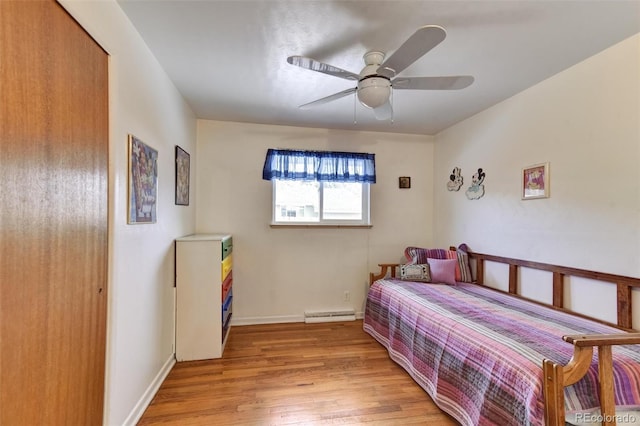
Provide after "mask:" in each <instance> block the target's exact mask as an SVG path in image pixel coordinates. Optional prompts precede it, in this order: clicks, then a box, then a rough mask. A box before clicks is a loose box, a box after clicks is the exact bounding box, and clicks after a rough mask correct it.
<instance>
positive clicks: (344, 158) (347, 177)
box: [262, 149, 376, 183]
mask: <svg viewBox="0 0 640 426" xmlns="http://www.w3.org/2000/svg"><path fill="white" fill-rule="evenodd" d="M262 179H265V180H273V179H283V180H316V181H324V182H362V183H376V162H375V154H367V153H359V152H335V151H296V150H289V149H269V150H268V151H267V157H266V158H265V160H264V167H263V169H262Z"/></svg>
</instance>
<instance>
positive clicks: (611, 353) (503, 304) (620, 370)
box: [363, 251, 640, 425]
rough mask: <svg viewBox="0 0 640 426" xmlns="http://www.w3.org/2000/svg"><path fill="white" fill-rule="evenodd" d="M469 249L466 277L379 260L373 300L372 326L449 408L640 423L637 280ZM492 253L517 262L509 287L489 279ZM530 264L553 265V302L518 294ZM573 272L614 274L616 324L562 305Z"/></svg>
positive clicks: (513, 421)
mask: <svg viewBox="0 0 640 426" xmlns="http://www.w3.org/2000/svg"><path fill="white" fill-rule="evenodd" d="M449 253H450V251H449ZM465 254H466V255H467V256H468V257H469V258H470V259H471V260H472V262H475V265H476V273H477V280H476V282H473V283H470V282H459V280H460V278H461V274H460V272H459V271H457V273H456V278H457V280H455V281H454V282H448V283H446V284H443V283H440V282H438V280H439V279H440V277H434V278H436V279H437V280H433V281H436V282H426V283H425V282H418V281H412V280H411V276H410V277H409V279H406V277H404V278H405V279H400V278H401V277H400V276H397V274H396V271H397V270H398V269H399V268H400V265H398V264H381V271H380V272H379V273H377V274H371V276H370V284H371V286H370V288H369V292H368V295H367V300H366V307H365V316H364V322H363V327H364V330H365V331H366V332H367V333H369V334H370V335H371V336H373V337H374V338H375V339H376V340H377V341H378V342H379V343H381V344H382V345H383V346H384V347H385V348H386V349H387V350H388V352H389V355H390V357H391V358H392V359H393V360H394V361H395V362H397V363H398V364H399V365H400V366H402V367H403V368H404V369H405V370H406V371H407V372H408V373H409V374H410V375H411V377H412V378H413V379H414V380H415V381H416V382H417V383H418V384H419V385H420V386H421V387H422V388H423V389H424V390H425V391H426V392H427V393H428V394H429V395H430V396H431V397H432V399H433V400H434V402H435V403H436V404H437V405H438V406H439V407H440V408H441V409H442V410H443V411H445V412H447V413H449V414H450V415H451V416H452V417H453V418H454V419H456V420H457V421H458V422H460V423H461V424H462V425H488V424H497V425H542V424H547V425H564V424H565V421H566V422H568V423H570V424H580V425H592V424H605V425H614V424H616V423H617V424H632V425H640V333H635V332H630V331H632V330H630V329H631V322H632V318H633V317H632V310H631V301H632V290H633V288H634V287H640V280H639V279H636V278H630V277H623V276H617V275H611V274H602V273H595V272H592V271H586V270H580V269H574V268H564V267H560V266H557V265H548V264H542V263H536V262H528V261H523V260H518V259H510V258H504V257H497V256H491V255H485V254H480V253H472V252H465ZM414 260H415V259H414ZM416 262H420V260H417V261H416ZM421 262H424V263H427V262H426V261H425V260H422V261H421ZM485 262H499V263H506V264H508V265H509V291H508V292H501V291H497V290H495V289H492V288H489V287H486V286H484V285H483V275H484V266H485ZM429 263H430V262H429ZM524 267H526V268H534V269H541V270H545V271H549V272H550V273H551V276H552V280H553V283H552V285H553V289H554V291H553V294H554V299H553V304H552V305H551V306H543V304H541V303H538V302H534V301H530V300H527V299H524V298H523V297H520V296H518V295H517V290H518V288H519V286H518V277H519V274H518V268H524ZM464 275H465V274H464V272H463V273H462V277H464ZM566 276H579V277H580V276H583V277H587V278H590V279H595V280H599V281H605V282H612V283H615V285H616V286H618V288H617V304H618V306H617V307H618V323H617V324H607V323H605V322H603V321H601V320H594V319H592V318H587V317H585V316H584V315H576V314H573V313H570V312H568V311H567V310H566V309H564V307H563V306H562V304H563V300H562V299H563V297H562V296H563V294H564V291H563V283H564V281H565V277H566ZM445 281H449V280H445ZM467 281H468V280H467ZM594 347H595V348H597V350H596V351H594ZM594 354H597V355H594Z"/></svg>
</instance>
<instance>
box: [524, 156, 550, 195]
mask: <svg viewBox="0 0 640 426" xmlns="http://www.w3.org/2000/svg"><path fill="white" fill-rule="evenodd" d="M534 198H549V163H540V164H534V165H533V166H529V167H525V168H523V169H522V199H523V200H531V199H534Z"/></svg>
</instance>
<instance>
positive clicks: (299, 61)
mask: <svg viewBox="0 0 640 426" xmlns="http://www.w3.org/2000/svg"><path fill="white" fill-rule="evenodd" d="M287 62H289V63H290V64H291V65H295V66H298V67H300V68H306V69H308V70H311V71H317V72H321V73H323V74H329V75H332V76H334V77H340V78H344V79H346V80H354V81H358V80H360V76H359V75H358V74H354V73H352V72H351V71H346V70H343V69H341V68H338V67H334V66H333V65H328V64H324V63H322V62H318V61H316V60H315V59H311V58H305V57H304V56H289V57H288V58H287Z"/></svg>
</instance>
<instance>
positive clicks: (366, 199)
mask: <svg viewBox="0 0 640 426" xmlns="http://www.w3.org/2000/svg"><path fill="white" fill-rule="evenodd" d="M278 180H283V179H272V181H271V226H272V227H305V228H307V227H338V228H342V227H353V228H360V227H366V228H370V227H371V226H372V225H371V184H370V183H369V182H345V183H357V184H359V185H360V188H361V190H362V206H361V209H362V218H361V219H360V220H344V219H324V218H323V214H324V184H325V183H335V182H325V181H318V184H319V185H320V188H319V191H318V194H319V195H318V196H319V211H320V212H319V213H320V217H319V219H318V221H277V220H276V193H277V190H276V185H277V183H276V181H278Z"/></svg>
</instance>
